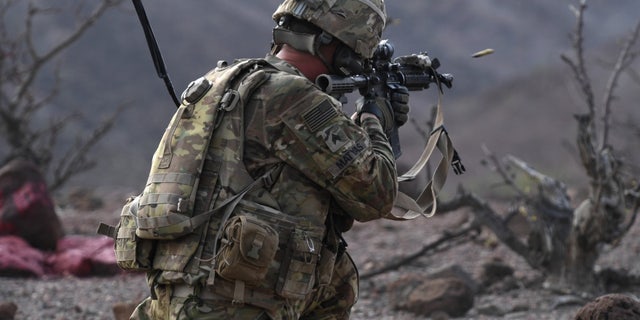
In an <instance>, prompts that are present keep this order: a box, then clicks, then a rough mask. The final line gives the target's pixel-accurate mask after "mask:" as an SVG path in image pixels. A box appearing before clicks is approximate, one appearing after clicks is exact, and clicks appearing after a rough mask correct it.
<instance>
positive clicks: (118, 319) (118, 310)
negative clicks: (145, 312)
mask: <svg viewBox="0 0 640 320" xmlns="http://www.w3.org/2000/svg"><path fill="white" fill-rule="evenodd" d="M137 306H138V304H137V303H133V302H120V303H116V304H114V305H113V317H114V319H115V320H129V317H130V316H131V314H132V313H133V310H135V309H136V307H137Z"/></svg>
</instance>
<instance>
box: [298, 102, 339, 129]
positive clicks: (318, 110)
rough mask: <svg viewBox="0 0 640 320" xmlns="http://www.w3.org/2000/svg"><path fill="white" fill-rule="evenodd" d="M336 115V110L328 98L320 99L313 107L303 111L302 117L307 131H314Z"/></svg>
mask: <svg viewBox="0 0 640 320" xmlns="http://www.w3.org/2000/svg"><path fill="white" fill-rule="evenodd" d="M336 116H338V111H337V110H336V109H335V108H334V107H333V105H332V104H331V102H329V100H322V102H320V103H318V105H316V106H315V107H312V108H311V109H309V110H307V111H305V113H304V114H302V119H303V120H304V123H305V125H306V126H307V128H309V131H311V132H316V131H318V129H320V128H322V127H324V126H325V125H326V124H327V123H328V122H329V121H331V119H333V118H335V117H336Z"/></svg>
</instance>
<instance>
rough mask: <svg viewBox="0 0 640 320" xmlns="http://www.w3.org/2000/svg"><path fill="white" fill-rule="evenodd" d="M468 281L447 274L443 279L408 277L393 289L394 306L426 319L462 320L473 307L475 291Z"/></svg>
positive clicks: (391, 287)
mask: <svg viewBox="0 0 640 320" xmlns="http://www.w3.org/2000/svg"><path fill="white" fill-rule="evenodd" d="M460 270H461V269H460ZM467 281H468V279H465V277H463V276H456V275H453V274H451V273H447V272H444V273H442V276H441V277H433V276H427V277H425V276H420V275H415V274H414V275H405V276H403V277H402V278H401V279H399V280H397V281H396V282H394V283H393V284H391V286H390V291H391V295H392V304H393V305H394V307H395V308H396V309H399V310H404V311H409V312H412V313H415V314H417V315H420V316H424V317H433V316H436V315H437V316H438V317H439V318H440V319H442V318H443V317H444V316H443V313H446V315H447V316H451V317H461V316H464V315H465V314H466V313H467V311H469V309H471V308H472V307H473V300H474V292H473V289H472V288H471V287H470V286H469V285H468V283H467Z"/></svg>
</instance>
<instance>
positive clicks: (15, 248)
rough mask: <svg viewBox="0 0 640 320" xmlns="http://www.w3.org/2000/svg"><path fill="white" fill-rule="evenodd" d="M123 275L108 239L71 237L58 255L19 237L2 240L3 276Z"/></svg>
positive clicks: (59, 245) (62, 243) (0, 266)
mask: <svg viewBox="0 0 640 320" xmlns="http://www.w3.org/2000/svg"><path fill="white" fill-rule="evenodd" d="M119 272H121V270H120V269H119V268H118V266H117V264H116V259H115V255H114V252H113V239H111V238H108V237H88V236H67V237H64V238H62V239H60V240H59V241H58V243H57V250H56V251H55V252H43V251H40V250H38V249H35V248H33V247H31V246H30V245H29V244H28V243H27V242H26V241H25V240H23V239H21V238H19V237H16V236H4V237H0V275H4V276H21V277H25V276H27V277H29V276H30V277H41V276H45V275H50V276H60V275H74V276H78V277H85V276H96V275H113V274H117V273H119Z"/></svg>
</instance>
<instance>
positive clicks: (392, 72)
mask: <svg viewBox="0 0 640 320" xmlns="http://www.w3.org/2000/svg"><path fill="white" fill-rule="evenodd" d="M394 51H395V49H394V47H393V44H391V42H389V41H388V40H382V41H380V43H379V44H378V46H377V47H376V50H375V53H374V54H373V57H372V58H371V59H369V60H367V61H365V68H364V70H365V71H364V72H363V74H359V75H352V76H347V77H341V76H336V75H327V74H323V75H320V76H318V78H317V79H316V84H317V85H318V86H319V87H320V88H321V89H322V90H323V91H324V92H325V93H327V94H330V95H332V96H334V97H336V98H341V97H342V96H343V95H344V94H346V93H351V92H353V91H354V90H356V89H358V90H359V92H360V95H361V96H363V97H364V98H366V99H368V98H376V97H384V98H386V99H389V97H390V94H391V92H392V90H393V89H395V88H397V86H405V87H406V88H407V89H408V90H409V91H419V90H424V89H428V88H429V85H430V84H431V83H435V84H436V85H437V86H438V89H439V90H440V92H443V89H442V85H444V86H446V87H447V88H451V87H452V85H453V75H451V74H448V73H444V74H441V73H438V72H437V71H436V69H438V68H439V67H440V61H439V60H438V59H437V58H434V59H431V58H429V56H428V55H427V53H426V52H421V53H419V54H411V55H406V56H401V57H397V58H395V59H392V57H393V53H394ZM386 133H387V137H388V138H389V142H390V143H391V147H392V149H393V154H394V156H395V157H396V159H397V158H398V157H400V155H401V154H402V150H401V148H400V137H399V136H398V128H397V127H396V126H393V128H391V130H390V131H389V132H386Z"/></svg>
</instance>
